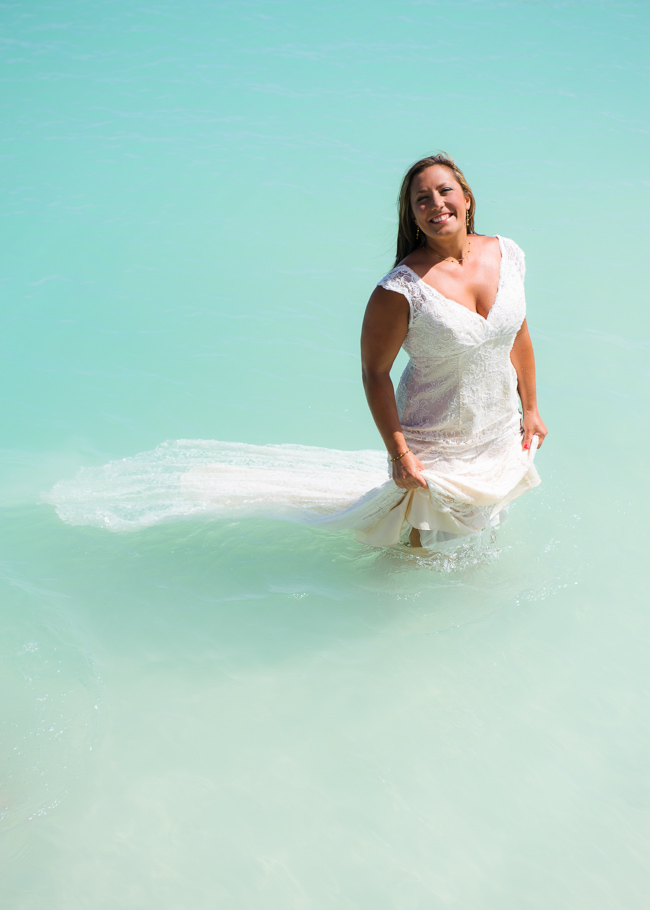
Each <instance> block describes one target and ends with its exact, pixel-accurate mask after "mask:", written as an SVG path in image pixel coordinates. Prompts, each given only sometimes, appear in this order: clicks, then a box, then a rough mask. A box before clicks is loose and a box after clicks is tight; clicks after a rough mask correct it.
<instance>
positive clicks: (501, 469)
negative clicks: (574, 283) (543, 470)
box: [361, 155, 546, 547]
mask: <svg viewBox="0 0 650 910" xmlns="http://www.w3.org/2000/svg"><path fill="white" fill-rule="evenodd" d="M474 210H475V200H474V196H473V194H472V191H471V189H470V187H469V184H468V183H467V181H466V179H465V177H464V175H463V173H462V172H461V170H460V168H459V167H458V166H457V165H456V163H455V162H454V161H453V160H452V159H451V158H448V157H446V156H444V155H435V156H432V157H429V158H423V159H421V160H420V161H417V162H416V163H415V164H414V165H412V167H410V168H409V170H408V171H407V173H406V175H405V177H404V180H403V182H402V187H401V191H400V195H399V226H398V235H397V255H396V260H395V267H394V268H393V270H392V271H391V272H389V273H388V275H386V277H385V278H383V279H382V280H381V281H380V282H379V285H378V286H377V288H376V289H375V291H374V292H373V294H372V295H371V297H370V300H369V302H368V307H367V310H366V315H365V319H364V323H363V331H362V338H361V355H362V364H363V381H364V386H365V390H366V396H367V399H368V404H369V406H370V410H371V412H372V416H373V417H374V420H375V423H376V424H377V429H378V430H379V432H380V434H381V437H382V439H383V441H384V444H385V446H386V449H387V450H388V457H389V460H390V464H391V467H392V477H393V483H394V484H395V486H396V487H397V488H399V489H401V490H403V491H406V496H405V499H406V498H407V497H410V500H408V499H407V503H406V508H404V509H402V510H400V511H401V515H400V517H401V519H402V523H401V526H400V528H399V534H400V540H401V541H402V542H404V543H409V544H410V545H411V546H416V547H419V546H424V547H436V545H437V544H440V543H443V542H447V541H449V540H452V539H455V538H458V537H461V536H463V535H466V534H468V533H472V532H473V531H477V530H481V529H482V528H484V527H485V526H486V525H487V524H491V525H492V526H495V525H496V524H498V522H499V516H500V513H501V512H502V510H503V508H504V506H505V505H507V503H508V502H510V501H511V500H512V499H514V498H515V497H516V496H518V495H520V494H521V493H523V492H524V491H525V490H527V489H530V488H531V487H533V486H536V485H537V484H538V483H539V477H538V475H537V472H536V470H535V468H534V467H533V464H532V457H533V456H534V453H535V449H536V448H537V446H538V445H539V446H541V444H542V442H543V440H544V438H545V436H546V427H545V426H544V424H543V423H542V420H541V418H540V416H539V412H538V410H537V399H536V391H535V360H534V356H533V348H532V344H531V340H530V335H529V333H528V327H527V325H526V318H525V315H526V311H525V299H524V271H525V265H524V255H523V252H522V251H521V249H520V248H519V247H518V246H517V244H516V243H514V241H512V240H508V239H506V238H504V237H499V236H497V237H484V236H482V235H478V234H475V233H474ZM400 347H404V348H405V350H406V351H407V353H408V354H409V356H410V362H409V365H408V366H407V368H406V370H405V371H404V374H403V376H402V378H401V380H400V383H399V387H398V390H397V400H396V397H395V394H394V391H393V385H392V382H391V379H390V368H391V366H392V364H393V362H394V360H395V357H396V355H397V353H398V351H399V349H400ZM517 393H518V394H519V399H520V400H521V406H522V415H523V416H522V418H521V423H520V418H519V412H518V401H517ZM413 493H415V494H418V493H419V494H423V495H421V496H420V497H419V499H420V500H421V501H420V502H418V498H416V497H415V496H413ZM392 530H393V534H394V531H395V528H394V527H393V528H392Z"/></svg>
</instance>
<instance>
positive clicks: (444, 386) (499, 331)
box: [379, 235, 526, 454]
mask: <svg viewBox="0 0 650 910" xmlns="http://www.w3.org/2000/svg"><path fill="white" fill-rule="evenodd" d="M497 236H498V235H497ZM498 240H499V247H500V250H501V266H500V273H499V284H498V289H497V294H496V297H495V300H494V303H493V305H492V308H491V309H490V311H489V313H488V315H487V318H484V317H483V316H480V315H479V314H478V313H474V312H472V311H471V310H468V309H467V308H466V307H464V306H462V305H461V304H459V303H456V302H455V301H454V300H450V299H448V298H447V297H445V296H443V295H442V294H441V293H440V292H439V291H436V290H435V289H434V288H433V287H431V286H430V285H428V284H426V283H425V282H424V281H422V279H421V278H419V277H418V275H416V273H415V272H414V271H413V270H412V269H410V268H409V267H408V266H406V265H398V266H397V267H396V268H394V269H393V270H392V271H391V272H389V273H388V275H386V276H385V278H382V280H381V281H380V282H379V284H380V285H381V286H382V287H385V288H387V289H388V290H391V291H396V292H397V293H399V294H402V295H403V296H404V297H405V298H406V299H407V301H408V304H409V308H410V319H409V329H408V333H407V335H406V339H405V340H404V345H403V347H404V349H405V350H406V352H407V353H408V355H409V357H410V361H409V363H408V365H407V367H406V369H405V370H404V373H403V374H402V377H401V380H400V383H399V386H398V389H397V396H396V397H397V406H398V411H399V416H400V421H401V424H402V428H403V430H404V435H405V437H406V441H407V443H408V444H409V446H410V447H411V448H413V449H414V450H415V451H416V452H418V454H420V453H421V452H424V451H425V450H427V449H428V450H445V449H449V448H450V447H451V448H454V449H458V448H461V449H465V448H467V447H472V446H475V445H477V444H480V443H482V442H485V441H488V440H494V439H498V438H500V437H501V436H503V435H506V434H510V433H512V432H513V429H514V428H516V427H517V426H518V424H519V414H518V399H517V374H516V372H515V369H514V367H513V365H512V363H511V361H510V350H511V348H512V345H513V342H514V340H515V336H516V334H517V332H518V331H519V329H520V327H521V324H522V322H523V320H524V317H525V315H526V303H525V297H524V273H525V262H524V254H523V252H522V250H521V249H520V248H519V247H518V246H517V244H516V243H515V242H514V241H513V240H508V239H507V238H505V237H498Z"/></svg>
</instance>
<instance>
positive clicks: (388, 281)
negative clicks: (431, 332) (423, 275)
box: [377, 265, 417, 328]
mask: <svg viewBox="0 0 650 910" xmlns="http://www.w3.org/2000/svg"><path fill="white" fill-rule="evenodd" d="M377 286H378V287H382V288H386V290H387V291H394V292H395V293H396V294H401V295H402V297H406V300H407V301H408V305H409V328H411V324H412V322H413V319H414V318H415V315H416V307H415V303H416V296H417V295H416V294H415V293H414V291H415V288H414V284H413V276H412V275H411V272H410V269H407V268H405V267H404V266H401V265H398V266H397V267H396V268H394V269H393V270H392V271H391V272H389V273H388V275H384V277H383V278H382V279H381V281H378V282H377Z"/></svg>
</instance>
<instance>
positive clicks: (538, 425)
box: [521, 408, 548, 449]
mask: <svg viewBox="0 0 650 910" xmlns="http://www.w3.org/2000/svg"><path fill="white" fill-rule="evenodd" d="M522 423H523V426H524V436H523V439H522V440H521V447H522V448H523V449H530V444H531V442H532V441H533V436H537V437H538V438H539V442H538V445H537V448H538V449H539V448H541V446H542V443H543V442H544V439H545V438H546V434H547V433H548V430H547V429H546V427H545V426H544V423H543V422H542V418H541V417H540V416H539V411H538V410H537V408H535V409H534V410H532V411H525V412H524V416H523V419H522Z"/></svg>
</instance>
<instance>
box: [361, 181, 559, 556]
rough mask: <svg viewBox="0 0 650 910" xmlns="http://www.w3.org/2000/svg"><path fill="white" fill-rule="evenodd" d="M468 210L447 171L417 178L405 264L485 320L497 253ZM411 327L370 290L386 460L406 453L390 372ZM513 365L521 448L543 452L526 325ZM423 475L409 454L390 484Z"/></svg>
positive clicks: (368, 369) (373, 401)
mask: <svg viewBox="0 0 650 910" xmlns="http://www.w3.org/2000/svg"><path fill="white" fill-rule="evenodd" d="M469 205H470V199H469V197H467V196H465V194H464V193H463V189H462V187H461V186H460V184H459V183H458V182H457V180H456V178H455V177H454V174H453V172H452V171H450V170H449V168H446V167H444V166H443V165H437V164H436V165H433V166H432V167H428V168H426V169H425V170H424V171H422V172H421V173H420V174H418V175H417V176H416V177H414V178H413V182H412V184H411V212H412V214H413V219H414V221H415V224H416V225H417V226H418V228H419V229H420V232H421V234H423V235H424V239H425V242H426V243H425V246H423V247H420V248H418V249H417V250H414V251H413V252H412V253H410V254H409V255H408V256H407V257H406V259H404V260H403V263H404V265H407V266H409V268H411V269H412V270H413V271H414V272H415V273H416V274H417V275H418V276H419V277H420V278H421V279H422V280H423V281H425V282H426V283H427V284H429V285H431V287H433V288H435V289H436V290H437V291H439V292H440V293H441V294H443V295H444V296H445V297H447V298H448V299H449V300H451V301H455V302H456V303H457V304H458V305H459V306H464V307H467V309H468V310H471V311H472V312H473V313H478V314H479V316H482V317H484V318H486V317H487V315H488V313H489V311H490V309H491V308H492V305H493V304H494V300H495V297H496V293H497V286H498V283H499V274H500V265H501V251H500V248H499V241H498V239H497V238H496V237H483V236H482V235H478V234H470V235H468V234H467V229H466V222H465V215H466V211H467V209H468V208H469ZM468 253H469V255H468ZM408 320H409V305H408V302H407V300H406V298H405V297H404V296H403V295H402V294H398V293H396V292H395V291H389V290H386V288H382V287H377V288H375V290H374V291H373V293H372V295H371V296H370V300H369V301H368V306H367V308H366V314H365V317H364V321H363V328H362V332H361V362H362V373H363V385H364V388H365V392H366V398H367V399H368V405H369V407H370V411H371V413H372V416H373V418H374V420H375V423H376V425H377V429H378V430H379V432H380V434H381V437H382V439H383V441H384V445H385V446H386V449H387V450H388V454H389V457H390V458H394V457H395V456H397V455H400V454H402V453H403V452H407V449H408V446H407V445H406V441H405V439H404V433H403V432H402V427H401V425H400V422H399V417H398V414H397V405H396V402H395V391H394V388H393V383H392V381H391V378H390V370H391V367H392V365H393V363H394V361H395V358H396V357H397V354H398V352H399V350H400V348H401V346H402V343H403V342H404V339H405V338H406V333H407V331H408ZM510 359H511V360H512V364H513V366H514V368H515V370H516V372H517V386H518V391H519V397H520V398H521V404H522V412H523V426H524V434H523V438H522V447H523V448H524V449H528V448H530V444H531V441H532V438H533V436H534V435H537V436H538V438H539V445H540V446H541V445H542V443H543V441H544V438H545V436H546V433H547V430H546V427H545V426H544V424H543V422H542V419H541V417H540V416H539V412H538V410H537V396H536V386H535V357H534V354H533V346H532V343H531V340H530V335H529V333H528V326H527V325H526V322H525V320H524V322H523V324H522V326H521V328H520V330H519V332H518V333H517V336H516V338H515V341H514V344H513V347H512V350H511V353H510ZM422 470H423V466H422V463H421V462H420V459H419V458H418V457H417V456H416V455H414V454H413V453H412V452H409V453H407V454H405V455H404V457H403V458H400V459H399V460H397V461H394V462H393V480H394V482H395V484H396V485H397V486H398V487H400V488H401V489H404V490H415V489H417V488H418V487H426V485H427V483H426V480H425V479H424V477H423V475H422ZM411 543H412V545H414V546H419V545H420V535H419V532H417V531H416V530H415V529H414V534H412V535H411Z"/></svg>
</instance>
